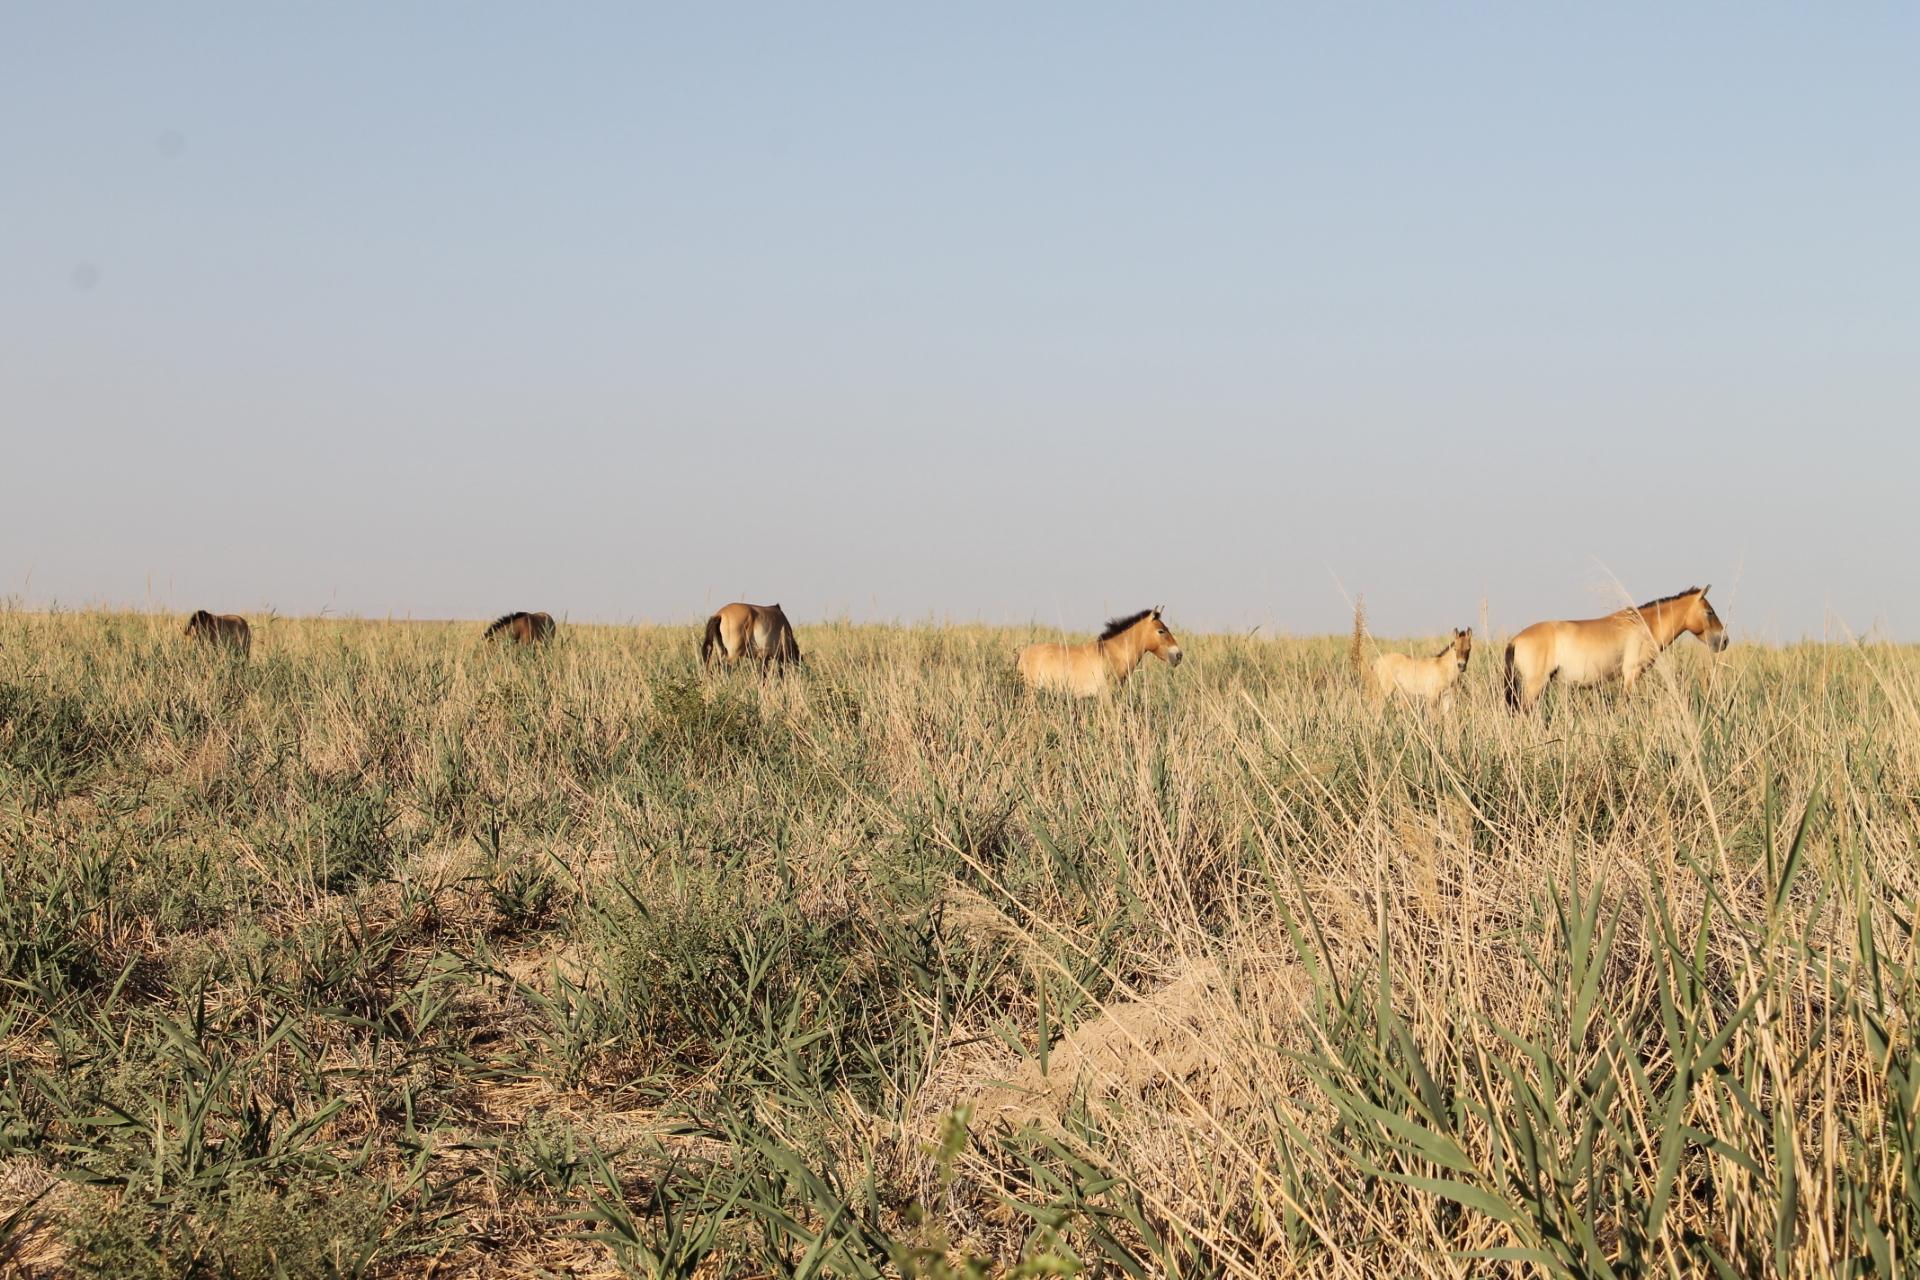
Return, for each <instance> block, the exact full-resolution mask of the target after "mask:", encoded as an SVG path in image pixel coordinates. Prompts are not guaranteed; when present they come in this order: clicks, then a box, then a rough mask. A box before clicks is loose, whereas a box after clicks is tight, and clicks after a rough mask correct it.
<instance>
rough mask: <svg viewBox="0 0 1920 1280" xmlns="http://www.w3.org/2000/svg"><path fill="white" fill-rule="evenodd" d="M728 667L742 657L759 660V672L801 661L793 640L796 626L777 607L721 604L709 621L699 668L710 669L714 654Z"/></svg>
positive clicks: (702, 645)
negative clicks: (773, 666) (778, 665)
mask: <svg viewBox="0 0 1920 1280" xmlns="http://www.w3.org/2000/svg"><path fill="white" fill-rule="evenodd" d="M716 654H717V655H718V656H719V659H720V660H721V661H723V662H725V663H727V664H728V665H729V666H731V665H732V664H733V663H736V662H738V661H740V660H741V659H742V658H758V659H759V660H760V670H761V672H762V673H764V672H765V671H766V670H767V668H768V667H770V666H772V665H774V664H775V663H779V664H781V665H782V666H784V665H785V664H787V663H789V662H796V663H797V662H799V661H800V642H799V641H798V640H795V639H794V638H793V624H792V623H790V622H788V621H787V615H786V613H785V612H784V611H783V610H782V609H781V608H780V606H779V605H777V604H740V603H737V602H736V603H734V604H729V605H722V606H721V607H720V611H719V612H718V613H715V614H714V615H713V616H712V617H711V618H708V619H707V633H706V635H705V636H704V637H702V639H701V641H700V666H701V667H702V669H709V670H710V669H711V668H712V666H713V662H714V658H715V655H716Z"/></svg>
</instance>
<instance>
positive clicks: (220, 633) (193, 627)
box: [186, 609, 253, 657]
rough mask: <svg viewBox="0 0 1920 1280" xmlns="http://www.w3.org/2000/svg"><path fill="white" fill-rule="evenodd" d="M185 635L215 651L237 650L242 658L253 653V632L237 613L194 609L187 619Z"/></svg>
mask: <svg viewBox="0 0 1920 1280" xmlns="http://www.w3.org/2000/svg"><path fill="white" fill-rule="evenodd" d="M186 634H187V635H189V636H192V637H193V638H194V639H196V640H198V641H199V642H200V643H201V644H210V645H212V646H214V647H215V648H217V649H235V650H238V651H239V652H240V654H241V656H243V657H244V656H246V655H247V654H249V653H251V652H253V630H252V628H250V627H248V626H247V620H246V619H245V618H243V617H241V616H240V615H239V614H237V613H208V612H207V611H206V610H205V609H196V610H194V612H193V616H192V617H190V618H188V619H187V630H186Z"/></svg>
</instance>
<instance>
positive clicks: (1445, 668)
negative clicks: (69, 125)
mask: <svg viewBox="0 0 1920 1280" xmlns="http://www.w3.org/2000/svg"><path fill="white" fill-rule="evenodd" d="M1708 590H1709V588H1707V587H1688V588H1687V589H1686V590H1685V591H1681V592H1676V593H1675V594H1673V595H1670V596H1662V597H1661V598H1660V599H1658V600H1649V601H1648V602H1647V603H1646V604H1643V605H1637V606H1629V607H1627V608H1625V609H1618V610H1615V611H1614V612H1613V613H1610V614H1607V615H1606V616H1605V617H1601V618H1582V619H1576V620H1571V621H1553V622H1536V623H1534V624H1533V625H1532V626H1530V627H1527V628H1525V629H1524V630H1522V631H1521V632H1520V633H1519V634H1518V635H1516V636H1514V637H1513V639H1512V640H1510V641H1508V642H1507V655H1506V693H1507V705H1508V706H1509V707H1511V708H1513V709H1514V710H1516V711H1531V710H1532V709H1533V707H1534V705H1535V704H1536V703H1538V702H1539V701H1540V695H1541V694H1542V693H1544V692H1545V691H1546V688H1547V685H1548V684H1549V683H1551V682H1552V681H1553V680H1555V679H1556V678H1557V679H1559V680H1561V681H1562V682H1563V683H1566V684H1572V685H1593V684H1600V683H1602V682H1604V681H1608V680H1612V679H1613V678H1615V677H1616V676H1617V677H1619V678H1620V679H1621V680H1622V682H1623V683H1624V684H1625V686H1626V688H1627V689H1629V690H1631V689H1632V688H1633V685H1634V682H1635V681H1636V680H1638V679H1639V678H1640V676H1641V674H1642V673H1643V672H1644V671H1646V669H1647V668H1648V667H1649V666H1651V665H1652V663H1653V660H1654V659H1655V658H1657V657H1659V656H1660V654H1661V652H1662V651H1663V650H1665V649H1666V647H1667V646H1668V645H1670V644H1672V643H1673V642H1674V641H1675V640H1678V639H1679V638H1680V637H1681V636H1682V635H1689V634H1690V635H1694V636H1697V637H1699V638H1700V639H1701V640H1702V641H1704V642H1705V643H1706V645H1707V647H1708V648H1710V649H1712V650H1713V651H1714V652H1716V653H1718V652H1719V651H1720V650H1722V649H1725V648H1726V647H1727V629H1726V627H1725V626H1724V625H1723V624H1722V623H1721V621H1720V615H1719V614H1717V613H1715V612H1714V611H1713V606H1712V605H1711V604H1709V603H1707V591H1708ZM1160 614H1161V610H1160V606H1158V605H1155V606H1154V607H1153V608H1151V609H1142V610H1141V611H1140V612H1138V613H1134V614H1128V615H1126V616H1125V617H1120V618H1115V619H1113V620H1112V621H1110V622H1108V623H1107V625H1106V628H1105V629H1104V630H1103V631H1101V633H1100V634H1099V636H1097V637H1096V638H1094V639H1093V640H1089V641H1087V642H1086V643H1084V644H1034V645H1028V646H1027V647H1026V648H1025V649H1022V650H1021V651H1020V656H1019V658H1018V659H1017V660H1016V662H1015V664H1014V665H1015V669H1016V670H1017V671H1018V672H1019V673H1020V678H1021V679H1022V680H1024V681H1025V682H1026V683H1027V684H1028V685H1029V686H1030V687H1032V688H1035V689H1047V690H1052V691H1055V692H1059V693H1065V694H1070V695H1072V696H1074V697H1082V698H1084V697H1092V696H1095V695H1097V694H1101V693H1105V692H1109V691H1111V690H1115V689H1118V688H1119V687H1120V686H1121V685H1122V684H1124V683H1125V682H1126V679H1127V677H1128V676H1129V675H1131V674H1133V670H1134V668H1135V667H1138V666H1139V665H1140V663H1141V662H1142V661H1144V660H1145V659H1146V657H1147V655H1149V654H1151V655H1153V656H1154V657H1156V658H1159V659H1160V660H1161V661H1163V662H1165V663H1167V665H1169V666H1173V667H1177V666H1179V665H1180V658H1181V653H1180V642H1179V641H1178V640H1177V639H1175V638H1174V634H1173V632H1172V631H1170V630H1169V629H1168V628H1167V624H1166V623H1165V622H1164V621H1163V620H1162V619H1161V616H1160ZM554 631H555V626H554V621H553V617H552V615H550V614H545V613H525V612H516V613H508V614H503V615H502V616H500V617H499V618H496V619H495V620H494V621H493V623H492V624H491V625H490V626H488V627H487V629H486V631H485V632H484V633H483V637H484V638H485V639H487V640H489V641H493V640H498V639H504V640H505V641H506V642H508V643H511V644H520V645H532V644H544V643H546V642H547V641H550V640H552V639H553V636H554ZM186 634H187V635H188V636H190V637H192V638H194V639H196V640H199V641H200V642H202V643H204V644H208V645H212V646H215V647H218V648H223V649H228V650H231V651H237V652H239V653H240V654H242V655H244V654H246V653H248V652H249V651H250V650H251V648H252V644H253V633H252V631H251V630H250V629H249V628H248V626H247V620H246V619H245V618H242V617H240V616H238V615H237V614H213V613H208V612H207V611H206V610H205V609H201V610H199V611H197V612H195V613H194V614H193V616H192V617H190V618H189V619H188V620H187V631H186ZM1366 639H1367V636H1366V624H1365V620H1364V616H1363V615H1362V614H1361V612H1360V611H1359V610H1358V609H1357V608H1356V610H1355V612H1354V620H1353V644H1352V648H1351V651H1350V658H1351V661H1352V664H1353V668H1354V671H1355V673H1356V674H1357V675H1358V676H1359V677H1360V679H1361V680H1362V681H1363V682H1364V683H1366V684H1367V685H1368V687H1369V688H1370V690H1371V692H1372V694H1373V696H1374V698H1375V700H1376V701H1377V702H1384V701H1385V700H1386V699H1388V698H1390V697H1396V696H1397V697H1402V698H1406V699H1410V700H1412V701H1414V702H1418V703H1422V704H1424V705H1426V706H1428V707H1435V708H1439V709H1442V710H1444V709H1445V708H1446V707H1448V706H1450V705H1451V704H1452V701H1453V692H1454V686H1455V685H1457V684H1458V683H1459V682H1460V677H1461V676H1462V675H1463V674H1464V673H1465V672H1466V669H1467V662H1468V660H1469V658H1470V657H1471V656H1472V654H1473V632H1472V631H1471V630H1459V631H1455V632H1454V633H1453V637H1452V639H1451V640H1449V641H1448V643H1447V647H1446V648H1444V649H1442V650H1441V651H1440V652H1439V653H1437V654H1435V655H1434V656H1433V657H1431V658H1416V657H1412V656H1410V655H1407V654H1404V653H1383V654H1381V655H1380V656H1379V657H1377V658H1376V659H1375V660H1374V661H1373V662H1372V663H1371V664H1369V663H1368V662H1367V661H1366ZM743 660H754V661H757V662H759V664H760V667H761V670H762V671H763V672H764V671H766V670H767V669H769V668H777V667H784V666H786V665H787V664H790V663H798V662H800V660H801V658H800V645H799V642H798V641H796V640H795V639H794V636H793V624H792V623H790V622H788V621H787V615H786V613H785V611H783V610H782V609H781V608H780V606H779V605H777V604H765V605H762V604H739V603H736V604H730V605H726V606H724V607H723V608H721V609H720V610H719V611H718V612H716V613H715V614H714V615H713V616H712V617H710V618H708V619H707V626H706V632H705V634H704V635H703V636H702V637H701V641H700V665H701V666H702V667H703V668H707V669H711V668H712V666H713V664H714V663H715V662H720V663H722V664H724V665H726V666H732V665H733V664H735V663H738V662H741V661H743Z"/></svg>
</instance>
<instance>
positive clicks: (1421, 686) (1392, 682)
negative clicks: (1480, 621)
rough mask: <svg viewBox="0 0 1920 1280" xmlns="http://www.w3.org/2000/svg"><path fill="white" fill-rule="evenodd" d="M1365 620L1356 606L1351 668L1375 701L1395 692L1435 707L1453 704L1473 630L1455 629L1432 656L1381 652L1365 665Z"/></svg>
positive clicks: (1464, 671) (1465, 662)
mask: <svg viewBox="0 0 1920 1280" xmlns="http://www.w3.org/2000/svg"><path fill="white" fill-rule="evenodd" d="M1365 635H1366V623H1365V621H1364V617H1363V615H1362V614H1361V612H1360V610H1359V609H1358V608H1357V607H1356V608H1355V610H1354V614H1353V652H1352V655H1351V656H1352V660H1353V669H1354V671H1355V672H1356V673H1357V674H1358V675H1359V676H1360V678H1361V680H1362V681H1363V682H1365V683H1366V684H1367V685H1368V686H1369V687H1370V688H1371V689H1372V690H1373V695H1374V700H1375V701H1376V702H1385V701H1386V700H1387V699H1388V698H1389V697H1391V696H1392V695H1394V694H1396V693H1397V694H1400V695H1401V696H1403V697H1406V698H1410V699H1413V700H1415V701H1418V702H1423V703H1425V704H1426V705H1427V706H1428V707H1438V708H1439V709H1441V710H1442V711H1444V710H1446V709H1447V708H1448V707H1451V706H1452V705H1453V687H1454V686H1455V685H1457V684H1459V683H1460V677H1461V676H1462V675H1464V674H1465V673H1466V670H1467V660H1468V659H1469V658H1470V657H1472V656H1473V632H1472V631H1471V630H1465V631H1455V632H1454V633H1453V638H1452V639H1451V640H1449V641H1448V642H1447V647H1446V648H1444V649H1442V650H1441V651H1440V652H1439V653H1437V654H1435V655H1434V656H1433V657H1431V658H1415V657H1412V656H1410V655H1408V654H1404V653H1383V654H1381V655H1380V656H1379V657H1377V658H1375V659H1374V660H1373V665H1372V666H1371V667H1368V666H1367V663H1366V655H1365V653H1364V651H1363V650H1362V647H1361V645H1362V641H1363V639H1364V638H1365Z"/></svg>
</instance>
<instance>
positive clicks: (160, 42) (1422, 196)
mask: <svg viewBox="0 0 1920 1280" xmlns="http://www.w3.org/2000/svg"><path fill="white" fill-rule="evenodd" d="M1916 36H1920V16H1916V15H1915V14H1914V13H1913V12H1911V11H1909V10H1906V9H1893V8H1889V9H1884V10H1872V11H1869V10H1860V11H1840V10H1820V11H1813V12H1761V11H1717V12H1685V11H1679V12H1676V11H1672V10H1669V9H1665V8H1659V7H1651V6H1648V7H1633V8H1617V9H1608V10H1606V11H1604V12H1602V11H1593V12H1562V11H1548V10H1528V9H1514V10H1472V11H1468V12H1441V11H1439V10H1425V9H1407V10H1400V11H1394V12H1392V13H1390V14H1388V13H1379V12H1376V13H1364V12H1360V11H1348V10H1318V9H1315V10H1298V11H1289V12H1274V11H1271V10H1268V9H1264V8H1244V9H1243V8H1235V9H1222V10H1213V11H1206V12H1185V11H1182V12H1172V11H1160V10H1154V9H1113V8H1104V7H1103V8H1094V7H1091V6H1067V7H1057V8H1048V9H1043V10H1032V9H1021V8H1012V7H1007V8H995V9H990V10H979V11H973V12H969V13H967V14H965V15H963V16H961V17H955V18H951V19H950V18H948V17H947V16H946V15H936V14H929V13H916V12H907V11H901V10H897V9H890V8H885V7H878V6H875V7H846V8H836V9H835V10H833V11H832V16H831V18H830V19H829V18H825V17H822V16H821V13H820V12H818V11H805V10H793V9H781V8H765V9H752V10H746V9H728V10H712V11H704V12H703V11H694V12H682V11H677V10H676V11H665V10H661V11H655V12H635V11H632V10H629V9H625V8H619V7H605V8H598V7H596V8H591V9H588V8H579V9H569V10H566V11H565V12H564V13H559V14H555V13H536V12H534V11H531V10H522V9H517V8H512V7H506V6H472V7H465V8H461V9H459V10H437V11H428V10H426V9H424V8H423V9H417V10H414V9H406V10H389V9H382V8H374V7H365V8H359V7H349V8H340V9H328V10H325V11H319V10H314V11H287V12H278V11H276V12H269V11H264V10H262V11H253V10H245V9H235V10H218V9H211V8H189V9H173V8H168V9H159V8H149V7H139V6H130V5H107V6H101V7H95V8H85V9H80V8H72V7H66V6H19V7H14V8H11V9H9V10H7V11H5V12H4V13H3V14H0V166H4V168H3V169H0V172H4V173H5V175H6V186H5V189H4V190H5V193H4V195H0V421H3V422H4V423H5V426H4V428H3V430H4V444H5V452H4V455H0V456H4V457H5V458H6V462H7V468H6V474H7V480H8V483H7V484H6V486H5V493H6V501H5V502H4V503H3V504H0V597H6V598H13V599H17V600H19V601H21V602H22V603H24V604H26V605H28V606H30V607H40V606H44V605H47V604H51V603H54V602H59V603H61V604H63V605H68V606H84V605H89V604H104V605H112V606H122V607H125V606H132V607H140V608H144V607H156V608H161V607H164V608H168V609H172V610H177V611H181V612H185V611H188V610H191V609H195V608H202V607H204V608H210V609H214V610H215V611H218V612H247V613H257V612H259V611H262V610H265V609H275V610H277V611H279V612H280V613H283V614H289V615H295V614H297V615H311V614H317V613H320V612H322V611H330V612H334V613H339V614H348V615H357V616H361V617H367V618H380V617H385V616H389V615H391V616H395V617H405V616H413V617H416V618H422V619H425V618H429V617H431V618H460V619H476V620H477V619H484V618H491V617H494V616H496V615H498V614H500V613H502V612H505V611H507V610H511V609H520V608H525V609H535V610H546V611H548V612H551V613H553V614H554V615H555V616H556V617H564V618H568V619H571V620H573V621H576V622H585V621H604V622H619V621H628V620H640V621H672V622H686V621H692V620H695V619H697V618H700V617H703V616H704V615H705V614H706V613H707V612H709V611H710V610H711V609H712V608H714V607H715V606H717V605H719V604H722V603H725V602H726V601H728V600H732V599H739V598H747V599H754V600H758V601H773V600H778V601H780V602H781V603H783V604H784V605H785V606H786V607H787V609H788V610H789V612H790V613H791V614H792V615H793V616H794V618H795V620H796V622H799V623H801V624H803V625H804V624H805V623H807V622H810V621H814V620H818V619H822V618H833V617H839V616H846V617H849V618H852V619H854V620H864V619H878V620H903V621H916V620H922V619H926V618H929V617H931V618H935V619H946V618H951V619H954V620H979V621H984V622H990V623H1009V624H1020V623H1025V622H1028V621H1035V622H1039V623H1042V624H1044V625H1049V626H1061V627H1064V628H1066V629H1068V630H1070V631H1076V632H1086V631H1090V630H1093V629H1094V628H1096V627H1097V625H1098V624H1099V622H1100V620H1101V619H1103V618H1104V617H1106V616H1108V615H1110V614H1114V613H1121V612H1130V611H1132V610H1134V609H1138V608H1141V607H1143V606H1145V605H1149V604H1154V603H1160V604H1164V605H1165V606H1166V608H1167V611H1168V619H1169V621H1170V622H1172V623H1174V624H1175V625H1176V626H1185V627H1187V628H1189V629H1191V630H1195V631H1228V630H1246V629H1248V628H1250V627H1252V626H1254V625H1260V626H1262V627H1263V628H1264V629H1265V630H1266V631H1269V632H1271V631H1276V630H1283V631H1287V632H1291V633H1295V634H1320V633H1329V632H1339V631H1342V630H1344V629H1345V627H1346V626H1347V624H1348V621H1349V620H1350V613H1349V612H1348V610H1349V608H1350V604H1349V598H1350V597H1351V596H1352V595H1354V594H1364V595H1365V597H1366V600H1367V604H1368V611H1369V615H1370V618H1371V620H1372V623H1373V629H1374V630H1375V631H1376V633H1378V634H1380V635H1383V636H1398V635H1433V634H1439V633H1442V632H1444V631H1445V630H1446V629H1447V628H1448V627H1450V626H1456V625H1468V624H1473V625H1476V626H1477V625H1478V624H1479V623H1480V620H1481V619H1480V606H1481V600H1482V598H1483V597H1484V598H1485V599H1486V600H1487V607H1488V619H1489V621H1490V622H1491V624H1492V626H1493V627H1494V628H1495V629H1496V630H1511V629H1514V628H1517V627H1518V626H1522V625H1525V624H1526V623H1527V622H1530V621H1534V620H1536V619H1539V618H1544V617H1572V616H1590V615H1592V614H1594V613H1599V612H1604V611H1606V610H1607V609H1609V608H1612V607H1615V606H1617V605H1618V604H1620V603H1622V602H1623V601H1624V600H1627V599H1632V600H1645V599H1648V598H1652V597H1655V596H1661V595H1666V594H1670V593H1672V592H1674V591H1678V590H1680V589H1682V588H1684V587H1687V586H1690V585H1697V584H1703V583H1709V582H1710V583H1712V584H1713V599H1714V601H1715V604H1716V606H1717V608H1718V609H1719V612H1720V613H1721V614H1722V616H1723V617H1724V618H1725V619H1726V621H1727V623H1728V625H1729V627H1730V628H1731V629H1732V630H1733V632H1734V633H1735V636H1736V638H1740V637H1751V638H1756V639H1767V640H1780V641H1787V640H1793V639H1797V638H1801V637H1805V636H1811V637H1821V636H1825V635H1829V634H1839V633H1841V628H1842V627H1843V628H1844V629H1845V630H1851V631H1853V632H1855V633H1860V632H1865V631H1867V630H1868V629H1869V628H1872V627H1876V626H1878V627H1880V628H1882V629H1884V630H1885V631H1886V632H1887V633H1889V634H1891V635H1892V636H1894V637H1896V638H1899V639H1904V640H1914V639H1920V568H1916V566H1915V564H1914V560H1913V552H1914V549H1915V546H1916V543H1917V542H1920V514H1917V513H1916V510H1915V504H1914V501H1913V498H1912V496H1911V494H1912V490H1913V487H1914V481H1913V476H1914V475H1915V473H1916V469H1917V468H1920V434H1917V433H1916V431H1915V426H1916V420H1915V419H1916V414H1915V411H1916V409H1920V361H1917V360H1916V358H1915V355H1916V350H1920V258H1917V256H1916V253H1915V250H1914V233H1913V228H1914V227H1915V226H1920V168H1917V167H1916V166H1915V165H1914V164H1913V163H1912V144H1911V141H1910V139H1909V138H1908V137H1907V134H1908V133H1909V132H1910V128H1911V122H1912V121H1913V120H1914V119H1916V118H1920V84H1916V81H1915V77H1914V76H1913V75H1912V74H1911V65H1910V64H1911V61H1912V53H1913V50H1914V49H1915V47H1916V44H1915V37H1916Z"/></svg>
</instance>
